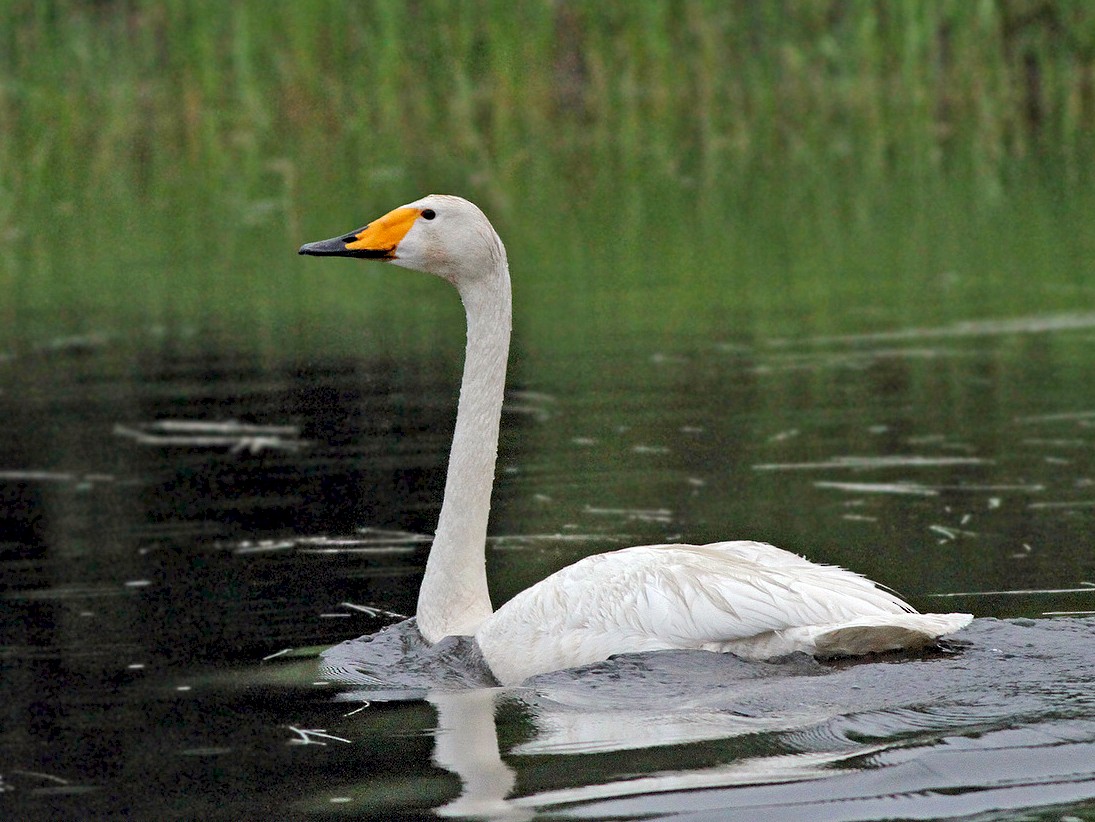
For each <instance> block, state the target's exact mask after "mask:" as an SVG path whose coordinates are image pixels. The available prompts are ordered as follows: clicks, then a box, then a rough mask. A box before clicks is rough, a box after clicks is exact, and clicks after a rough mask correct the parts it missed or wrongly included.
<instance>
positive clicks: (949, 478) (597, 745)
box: [0, 175, 1095, 820]
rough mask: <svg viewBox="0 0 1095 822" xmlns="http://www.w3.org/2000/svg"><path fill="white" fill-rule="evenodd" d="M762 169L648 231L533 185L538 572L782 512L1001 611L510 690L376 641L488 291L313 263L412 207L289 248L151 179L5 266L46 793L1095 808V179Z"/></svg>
mask: <svg viewBox="0 0 1095 822" xmlns="http://www.w3.org/2000/svg"><path fill="white" fill-rule="evenodd" d="M328 176H329V175H328ZM302 178H306V179H307V178H309V176H308V175H302ZM324 179H326V178H324ZM655 183H656V184H655ZM755 186H756V187H757V190H758V191H759V192H768V193H767V194H766V195H765V200H764V202H762V203H759V204H758V203H751V205H750V208H751V211H748V212H743V211H742V210H740V209H739V210H736V209H737V207H736V206H734V205H733V202H731V203H730V204H726V203H720V201H719V200H718V198H716V197H713V196H711V195H710V194H708V196H707V199H706V205H705V207H704V208H703V209H700V210H699V211H697V210H696V209H695V207H694V204H690V203H691V198H692V196H693V195H692V193H691V192H690V191H689V190H686V189H684V188H682V189H681V190H671V191H667V190H666V188H665V183H664V181H662V180H660V179H659V180H655V182H654V183H650V185H649V190H647V189H643V188H641V187H640V188H638V189H634V190H631V194H633V195H634V196H635V197H636V202H641V203H643V204H644V208H643V209H640V210H636V211H635V212H634V213H632V212H629V213H628V218H627V219H626V220H609V221H605V220H598V219H592V218H591V216H590V215H602V216H603V215H610V214H616V212H615V211H614V209H613V206H614V203H615V197H616V193H615V192H612V194H611V197H607V196H606V197H605V198H603V199H599V198H600V197H601V195H599V194H598V193H597V192H596V191H585V192H584V195H585V197H586V199H584V200H582V201H581V203H580V204H575V203H570V204H568V205H566V206H565V207H564V206H563V205H560V204H559V203H551V202H546V201H537V200H535V199H530V198H531V197H532V195H529V196H528V197H524V196H522V195H520V193H519V192H514V194H513V201H514V202H515V203H519V204H521V206H522V207H520V208H512V209H509V210H500V211H499V212H498V214H497V217H496V222H497V223H498V225H499V226H500V228H501V229H502V233H503V236H504V237H505V239H506V241H507V244H508V248H509V252H510V259H511V261H512V264H513V266H514V272H513V273H514V287H515V298H516V301H517V302H516V306H515V335H514V350H513V354H512V357H511V366H510V374H511V378H510V390H509V392H508V394H507V399H506V405H505V409H504V413H503V421H502V438H501V445H500V451H501V453H500V459H499V466H498V477H497V481H496V489H495V496H494V505H493V509H492V521H491V537H490V542H489V544H488V571H489V575H490V579H491V588H492V594H493V596H494V598H495V600H496V602H502V601H504V600H506V599H508V598H509V597H510V596H512V595H513V594H514V593H516V592H517V591H519V590H521V589H523V588H525V587H526V586H528V585H530V584H532V583H533V582H535V581H537V580H539V579H541V578H543V577H544V576H546V575H547V574H549V573H551V572H552V571H554V570H556V569H557V568H559V567H562V566H563V565H565V564H567V563H569V562H573V561H574V560H576V559H578V558H580V557H582V556H585V555H587V554H589V553H592V552H595V551H603V550H610V549H613V548H617V547H621V546H624V545H630V544H642V543H657V542H665V541H677V540H681V541H689V542H698V543H702V542H706V541H713V540H720V539H733V538H747V539H762V540H766V541H769V542H772V543H774V544H777V545H780V546H782V547H785V548H789V549H792V550H795V551H799V552H801V553H803V554H805V555H807V556H809V557H810V558H811V559H814V560H818V561H822V562H832V563H838V564H841V565H845V566H847V567H850V568H853V569H855V570H857V571H860V572H862V573H865V574H867V575H868V576H870V577H872V578H874V579H877V580H879V581H881V582H884V583H885V584H887V585H889V586H891V587H893V588H894V589H896V590H897V591H899V592H900V593H901V594H902V595H904V596H905V597H906V598H908V599H909V600H910V601H911V602H912V603H913V604H914V605H916V606H917V607H918V608H920V609H922V610H935V611H969V612H972V613H974V614H976V615H977V617H978V619H977V620H976V621H975V622H974V623H973V625H972V626H971V627H970V628H969V629H968V630H966V631H964V632H962V633H961V634H960V635H958V636H956V637H955V638H954V639H953V640H951V641H949V642H948V643H947V644H946V646H945V647H944V648H942V649H940V650H939V651H938V652H933V653H929V654H926V655H916V656H893V657H884V658H878V659H872V660H867V661H862V662H859V663H855V664H848V663H826V664H819V663H816V662H814V661H812V660H809V659H800V658H791V659H788V660H783V661H780V662H776V663H770V664H747V663H743V662H741V661H739V660H736V659H734V658H733V657H720V656H714V655H708V654H654V655H646V656H640V657H632V658H626V659H618V660H613V661H611V662H608V663H603V664H600V665H595V666H591V667H590V668H588V669H584V670H582V671H578V672H561V673H556V674H550V675H545V676H543V677H540V678H537V679H536V680H534V681H532V682H530V683H526V684H525V685H523V686H521V687H516V688H506V689H498V688H488V687H484V682H485V679H484V676H483V672H482V670H481V669H480V668H478V667H477V665H476V660H475V657H474V654H470V655H469V651H468V649H467V648H466V647H463V646H461V645H460V644H459V643H451V644H447V645H445V646H444V647H441V648H438V649H433V650H432V651H427V650H426V649H423V648H421V647H419V646H417V645H416V644H415V641H414V637H413V634H412V635H410V636H407V635H406V634H405V633H401V632H403V631H405V628H399V627H395V628H392V630H391V632H389V633H387V634H385V635H384V637H385V639H384V640H383V642H380V641H377V642H376V643H373V644H371V645H372V651H371V652H370V653H368V654H357V653H356V651H355V647H357V646H356V645H354V644H351V645H349V646H345V645H340V643H342V642H343V641H345V640H352V639H354V638H356V637H360V636H362V635H366V634H372V633H374V632H376V631H379V630H380V629H382V628H384V627H385V626H399V625H400V624H401V620H402V619H403V617H404V616H405V615H408V614H411V613H413V610H414V603H415V598H416V593H417V585H418V579H419V575H420V573H421V569H422V566H423V563H424V559H425V555H426V551H427V549H428V545H429V534H430V533H431V531H432V529H433V527H434V524H435V522H436V518H437V514H438V510H439V507H440V499H441V491H442V484H443V480H444V472H445V465H446V458H447V448H448V443H449V440H450V437H451V433H452V427H453V413H454V409H455V401H456V393H457V386H458V381H459V374H460V366H461V362H460V353H461V351H460V349H461V342H462V338H463V328H462V317H461V315H460V311H459V307H458V304H457V301H456V298H455V296H454V295H453V294H451V293H450V292H449V290H448V289H447V287H446V286H445V285H444V284H443V283H440V282H435V281H432V280H430V279H429V278H426V277H424V276H416V275H414V274H411V273H409V272H402V271H393V270H392V269H385V268H383V267H381V266H379V265H372V266H370V265H367V264H364V263H359V262H357V261H334V260H322V261H317V260H301V259H299V258H297V257H296V256H295V255H294V254H293V252H294V250H295V247H296V244H297V243H299V242H300V241H303V240H307V239H315V238H316V237H325V236H333V235H334V234H336V233H338V231H340V230H343V229H348V228H351V227H353V226H356V225H361V224H362V223H363V222H364V221H367V220H368V219H369V217H370V216H372V213H371V212H368V213H361V214H346V213H342V212H341V209H338V213H323V212H322V209H323V208H329V210H331V209H330V207H329V206H328V205H327V204H325V203H321V204H320V205H319V206H318V208H319V209H320V210H319V211H317V213H315V214H312V215H311V216H310V218H309V222H314V224H315V229H316V230H315V231H314V232H311V231H309V232H308V233H307V234H305V235H304V236H301V237H296V236H292V237H291V241H288V242H287V240H286V237H287V236H288V235H290V234H292V232H288V231H287V230H286V229H285V227H284V226H280V225H274V224H260V225H258V226H251V227H250V228H249V229H248V231H249V232H251V233H250V234H249V235H248V236H247V237H246V238H245V239H246V240H247V241H246V242H244V241H243V240H241V239H239V238H238V237H237V236H236V233H237V232H236V229H235V227H234V224H233V222H232V220H230V219H227V218H225V216H224V215H223V214H220V213H218V212H216V211H213V212H211V213H209V214H204V215H203V213H202V211H201V209H197V208H195V207H194V204H193V203H189V204H186V202H184V203H183V204H182V205H179V204H176V203H174V202H171V203H164V202H157V204H156V207H155V208H151V207H149V208H147V209H144V210H142V208H141V203H140V202H137V203H135V204H131V205H130V206H128V208H129V210H128V211H125V209H126V208H127V205H126V203H125V202H122V201H118V202H114V203H112V205H111V208H109V209H107V208H104V209H103V210H102V211H95V210H91V211H89V212H87V213H84V212H83V211H81V212H80V213H79V214H77V215H74V216H73V220H74V221H75V225H74V226H73V229H72V233H73V236H82V237H87V238H89V239H88V248H89V249H91V250H92V251H94V252H95V253H89V255H88V256H87V258H86V259H81V260H80V261H79V262H80V264H79V265H74V262H73V259H72V257H71V253H70V251H69V250H67V249H65V248H53V247H52V246H49V245H42V246H40V247H39V246H38V245H35V246H34V247H33V248H31V247H29V246H28V247H23V246H19V247H12V246H9V247H8V252H9V253H8V255H7V256H6V257H5V258H4V261H5V265H8V266H9V267H10V269H11V272H12V275H13V276H12V278H11V282H13V283H14V284H15V286H16V287H15V288H13V290H12V293H11V294H10V295H6V296H7V300H6V301H5V303H4V305H3V306H2V308H3V310H4V311H5V314H4V316H5V317H8V318H10V319H11V320H12V322H10V323H9V324H8V325H6V326H4V327H3V328H0V420H2V421H3V425H2V426H0V510H2V514H3V515H2V516H0V665H2V678H0V688H2V692H3V701H4V713H3V717H4V722H3V726H2V728H3V730H2V732H0V817H3V818H13V819H51V820H52V819H59V818H60V819H65V818H120V817H130V818H145V819H164V818H183V819H186V818H195V819H197V818H201V819H223V818H305V817H336V816H337V817H343V816H351V817H353V818H362V819H368V818H374V819H391V818H393V817H402V818H416V817H423V816H425V817H427V818H429V817H432V816H434V815H435V814H436V813H442V814H445V815H451V816H460V815H475V814H479V815H488V816H493V817H497V818H509V819H521V818H529V817H530V816H532V815H539V816H544V817H549V818H554V817H561V818H591V819H598V818H605V819H619V818H634V817H653V818H662V817H667V816H682V817H683V818H686V819H720V820H721V819H732V818H742V819H754V818H764V819H781V818H786V819H799V818H810V819H872V818H879V817H899V818H938V817H948V816H949V817H954V816H966V817H969V816H973V817H975V818H1016V817H1019V818H1031V819H1038V818H1046V819H1059V818H1067V817H1068V816H1075V817H1078V818H1088V817H1090V816H1091V815H1092V810H1091V803H1092V802H1095V765H1093V764H1092V763H1093V762H1095V756H1093V755H1092V754H1093V753H1095V751H1093V745H1095V705H1093V703H1092V697H1091V695H1090V694H1091V692H1092V687H1091V684H1092V682H1093V680H1095V676H1093V673H1095V672H1093V664H1095V663H1093V660H1095V552H1093V551H1092V536H1091V535H1092V533H1093V528H1092V524H1093V523H1092V516H1093V515H1095V390H1093V389H1092V387H1091V383H1090V374H1091V372H1092V369H1093V368H1095V301H1093V300H1092V292H1091V289H1090V286H1089V285H1088V284H1087V282H1086V277H1087V275H1088V273H1089V271H1090V260H1091V253H1090V252H1091V249H1092V248H1093V247H1095V245H1092V241H1091V226H1092V225H1095V220H1091V219H1090V215H1091V213H1092V208H1091V204H1090V203H1089V202H1087V200H1085V199H1084V198H1082V197H1079V196H1075V197H1073V199H1072V200H1071V201H1070V202H1068V203H1066V202H1058V201H1057V199H1055V198H1056V189H1052V187H1050V189H1049V190H1050V192H1051V193H1052V194H1053V197H1051V198H1049V200H1048V201H1047V199H1045V198H1044V197H1043V193H1044V192H1043V193H1039V192H1040V190H1039V189H1037V187H1031V188H1024V187H1023V185H1019V186H1018V190H1016V191H1013V192H1009V193H1008V194H1007V198H1006V200H1005V201H1004V202H1003V203H1002V204H997V205H996V206H992V205H986V206H983V208H982V210H980V211H979V210H977V209H970V208H967V206H968V204H969V202H970V199H969V197H968V196H967V194H968V193H967V192H963V191H961V190H958V189H956V190H955V192H953V199H947V197H942V198H936V199H930V198H928V199H929V200H930V206H931V207H930V208H929V209H927V210H925V211H923V212H916V213H914V214H907V213H903V212H901V211H900V209H890V210H887V209H884V208H880V209H878V210H877V214H878V215H879V216H877V217H874V216H871V217H869V218H865V219H863V220H859V219H857V220H851V221H849V222H848V223H847V224H845V223H843V222H839V221H836V222H834V220H835V218H833V217H832V215H830V214H828V213H826V214H821V215H819V214H816V213H805V212H804V213H792V212H793V211H794V210H793V209H790V208H789V207H786V206H784V205H782V200H781V196H780V195H779V192H780V190H781V189H779V187H778V186H766V185H760V184H759V183H755ZM392 187H393V188H395V187H396V186H394V185H393V186H392ZM418 193H421V192H415V193H414V195H416V194H418ZM414 195H411V196H414ZM356 196H357V195H356V194H355V195H354V197H356ZM376 196H377V199H378V200H383V202H378V204H377V209H383V208H387V207H391V206H392V205H395V204H398V203H400V202H404V201H406V200H408V199H411V196H405V194H404V193H402V192H391V196H390V197H388V196H387V194H385V195H384V197H383V198H382V197H381V196H380V195H379V194H377V195H376ZM878 196H882V195H878ZM948 196H949V195H948ZM351 199H353V197H351V196H350V193H349V192H345V197H344V198H342V200H341V201H349V200H351ZM731 199H732V198H731ZM911 200H912V201H914V202H922V201H923V200H924V198H919V199H918V198H915V197H914V198H911ZM338 201H340V199H339V198H337V197H336V198H333V202H338ZM355 201H356V200H355ZM892 205H893V204H892V203H891V206H892ZM369 208H371V206H370V207H369ZM118 211H125V217H124V219H121V218H119V217H118V214H117V213H116V212H118ZM146 212H147V213H146ZM868 213H869V214H870V215H874V214H875V213H876V211H875V210H868ZM492 214H494V211H493V210H492ZM1047 214H1048V215H1052V219H1050V218H1047V216H1046V215H1047ZM1018 227H1021V228H1022V231H1020V230H1018ZM118 237H123V238H125V240H126V242H122V243H119V242H116V239H117V238H118ZM96 238H98V239H96ZM282 246H284V248H282ZM107 249H109V253H107ZM257 249H262V250H263V255H262V256H261V258H260V257H257V256H256V250H257ZM271 249H273V250H271ZM96 250H97V251H96ZM77 284H79V286H81V287H77ZM328 648H335V649H336V650H334V651H332V652H331V653H329V654H328V655H327V658H326V662H323V661H321V656H320V655H321V653H322V652H323V651H325V650H326V649H328ZM343 652H349V656H346V655H344V656H342V657H339V656H338V655H339V654H341V653H343ZM331 654H334V655H335V656H334V657H332V656H331ZM325 671H326V674H325ZM370 677H371V679H370Z"/></svg>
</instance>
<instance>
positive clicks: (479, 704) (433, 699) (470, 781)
mask: <svg viewBox="0 0 1095 822" xmlns="http://www.w3.org/2000/svg"><path fill="white" fill-rule="evenodd" d="M426 699H427V700H428V701H429V702H430V704H431V705H433V706H434V707H435V708H436V709H437V730H436V732H435V742H434V753H433V761H434V762H435V763H436V764H438V765H440V766H441V767H442V768H446V769H448V770H450V771H452V772H453V773H455V774H456V775H457V776H459V777H460V784H461V793H460V796H459V797H457V798H456V799H454V800H452V801H451V802H449V803H447V804H445V805H442V806H441V807H440V808H438V809H437V813H438V814H439V815H440V816H455V817H464V816H476V817H486V818H488V819H499V820H514V822H518V820H522V819H531V818H532V816H533V815H532V814H531V813H530V812H528V811H525V810H522V809H520V808H518V807H517V805H516V804H514V803H511V802H507V801H506V797H508V796H509V794H510V791H512V790H513V786H514V784H515V783H516V781H517V775H516V774H515V773H514V771H513V769H512V768H510V767H509V766H508V765H506V763H504V762H503V761H502V757H501V755H500V754H499V752H498V732H497V729H496V728H495V725H494V691H492V690H488V689H485V688H484V689H476V690H470V691H431V692H430V693H429V694H428V695H427V697H426Z"/></svg>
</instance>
